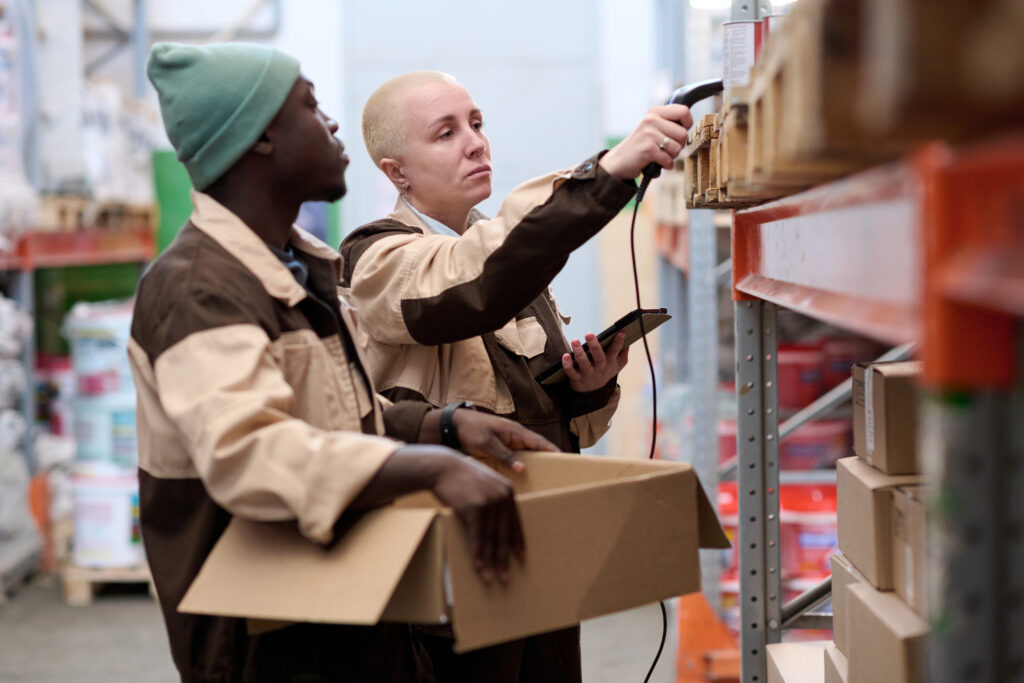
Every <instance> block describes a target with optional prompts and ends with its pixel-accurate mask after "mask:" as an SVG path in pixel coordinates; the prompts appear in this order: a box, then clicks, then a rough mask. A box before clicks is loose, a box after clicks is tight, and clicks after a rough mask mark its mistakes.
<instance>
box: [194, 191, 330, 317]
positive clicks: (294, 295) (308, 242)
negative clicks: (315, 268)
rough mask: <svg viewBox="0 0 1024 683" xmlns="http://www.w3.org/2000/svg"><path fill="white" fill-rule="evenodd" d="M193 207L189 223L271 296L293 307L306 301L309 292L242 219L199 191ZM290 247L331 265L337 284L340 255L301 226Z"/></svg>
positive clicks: (195, 195) (293, 234)
mask: <svg viewBox="0 0 1024 683" xmlns="http://www.w3.org/2000/svg"><path fill="white" fill-rule="evenodd" d="M192 207H193V209H192V216H191V217H190V219H189V220H190V221H191V222H192V224H193V225H195V226H196V228H198V229H199V230H201V231H202V232H204V233H205V234H206V235H208V236H209V237H210V238H211V239H213V240H214V241H215V242H217V244H219V245H220V246H222V247H223V248H224V249H226V250H227V251H228V253H229V254H231V255H232V256H234V257H235V258H236V259H238V260H239V261H240V262H241V263H242V265H243V266H245V267H246V268H247V269H248V270H249V271H250V272H251V273H252V274H253V275H254V276H255V277H256V279H257V280H259V281H260V283H261V284H262V285H263V288H264V289H266V290H267V294H269V295H270V296H272V297H274V298H275V299H280V300H281V301H284V302H285V303H287V304H288V305H289V306H295V305H297V304H298V303H299V302H300V301H302V300H303V299H305V298H306V289H305V288H304V287H303V286H302V285H300V284H299V283H298V282H297V281H296V280H295V276H293V275H292V273H291V271H289V270H288V267H287V266H285V265H284V264H283V263H281V261H280V259H278V258H277V256H275V255H274V252H272V251H271V250H270V247H268V246H267V244H266V243H265V242H264V241H263V240H262V239H260V238H259V236H258V235H257V234H256V233H255V232H253V231H252V230H251V229H250V228H249V226H247V225H246V224H245V223H243V222H242V219H240V218H239V217H238V216H236V215H235V214H233V213H232V212H231V211H230V210H229V209H227V208H226V207H225V206H224V205H222V204H221V203H219V202H218V201H217V200H216V199H214V198H213V197H211V196H210V195H208V194H205V193H203V192H198V191H196V190H193V191H192ZM288 244H289V246H291V247H292V249H294V250H296V251H301V252H303V253H306V254H309V255H310V256H313V257H315V258H317V259H320V260H322V261H326V262H328V263H329V264H330V266H331V267H332V268H333V269H334V274H335V280H336V281H337V279H338V277H339V276H340V273H341V257H340V256H339V254H338V252H337V251H335V250H334V249H331V248H330V247H329V246H327V245H326V244H324V243H323V242H321V241H320V240H318V239H317V238H316V237H314V236H313V235H311V234H309V233H308V232H306V231H305V230H303V229H302V228H300V227H298V226H297V225H293V226H292V232H291V235H290V236H289V238H288Z"/></svg>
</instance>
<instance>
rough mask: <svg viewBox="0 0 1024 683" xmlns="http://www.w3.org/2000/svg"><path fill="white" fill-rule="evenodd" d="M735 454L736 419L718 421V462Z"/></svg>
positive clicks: (722, 461) (724, 460)
mask: <svg viewBox="0 0 1024 683" xmlns="http://www.w3.org/2000/svg"><path fill="white" fill-rule="evenodd" d="M735 455H736V420H719V421H718V462H719V463H724V462H726V461H727V460H729V459H730V458H732V457H733V456H735Z"/></svg>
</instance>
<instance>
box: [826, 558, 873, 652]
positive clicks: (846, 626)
mask: <svg viewBox="0 0 1024 683" xmlns="http://www.w3.org/2000/svg"><path fill="white" fill-rule="evenodd" d="M829 562H830V564H831V565H832V640H833V641H835V645H836V647H838V648H839V651H840V652H842V653H844V654H849V653H850V636H849V633H850V609H849V607H847V605H848V601H849V595H848V593H849V590H850V586H856V585H857V584H858V583H867V579H865V578H864V575H863V574H861V573H860V572H859V571H857V568H856V567H854V566H853V563H852V562H850V558H848V557H846V556H844V555H841V554H839V553H836V554H835V555H833V556H832V557H830V558H829Z"/></svg>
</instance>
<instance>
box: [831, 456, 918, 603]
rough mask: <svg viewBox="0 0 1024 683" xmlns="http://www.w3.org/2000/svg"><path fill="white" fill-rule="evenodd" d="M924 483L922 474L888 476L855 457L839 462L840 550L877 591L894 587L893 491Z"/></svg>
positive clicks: (837, 472)
mask: <svg viewBox="0 0 1024 683" xmlns="http://www.w3.org/2000/svg"><path fill="white" fill-rule="evenodd" d="M921 483H923V482H922V477H921V476H919V475H913V474H907V475H899V476H893V475H889V474H885V473H883V472H879V471H878V470H876V469H875V468H873V467H871V465H869V464H867V463H866V462H864V460H862V459H860V458H856V457H853V458H843V459H842V460H840V461H839V462H837V463H836V493H837V497H838V508H839V516H838V527H839V528H838V534H837V535H838V540H839V549H840V550H842V551H843V554H844V555H846V557H848V558H849V559H850V561H851V562H853V564H854V566H856V567H857V569H859V570H860V571H861V573H862V574H864V577H865V578H867V580H868V581H869V582H871V585H873V586H874V587H875V588H878V589H880V590H892V588H893V572H892V514H893V513H892V509H893V503H892V491H893V489H895V488H897V487H900V486H913V485H917V484H921Z"/></svg>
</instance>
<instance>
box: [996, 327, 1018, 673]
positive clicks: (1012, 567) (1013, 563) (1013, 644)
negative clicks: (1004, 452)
mask: <svg viewBox="0 0 1024 683" xmlns="http://www.w3.org/2000/svg"><path fill="white" fill-rule="evenodd" d="M1017 339H1018V340H1019V341H1018V346H1019V348H1018V353H1017V386H1016V387H1015V388H1014V390H1013V393H1012V395H1011V396H1010V403H1009V406H1007V410H1008V415H1007V431H1009V462H1008V463H1007V466H1008V467H1007V472H1006V473H1005V475H1004V476H1005V481H1006V487H1007V488H1006V494H1007V495H1006V497H1005V499H1004V503H1005V504H1004V506H1003V509H1004V510H1005V514H1006V519H1005V521H1004V528H1005V530H1006V540H1005V542H1006V544H1007V548H1006V551H1005V553H1004V555H1003V565H1002V575H1001V577H1000V580H1001V581H1002V584H1001V585H1002V586H1003V595H1004V596H1005V599H1004V604H1003V605H1002V613H1003V614H1004V617H1005V622H1004V627H1003V633H1004V636H1003V642H1004V643H1006V649H1005V652H1004V653H1003V656H1004V658H1005V661H1006V663H1007V667H1006V668H1007V673H1008V674H1009V676H1008V677H1007V680H1013V681H1018V682H1019V681H1024V571H1021V568H1024V419H1021V416H1024V324H1021V325H1020V326H1019V329H1018V332H1017Z"/></svg>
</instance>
